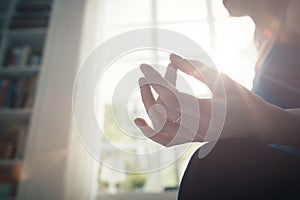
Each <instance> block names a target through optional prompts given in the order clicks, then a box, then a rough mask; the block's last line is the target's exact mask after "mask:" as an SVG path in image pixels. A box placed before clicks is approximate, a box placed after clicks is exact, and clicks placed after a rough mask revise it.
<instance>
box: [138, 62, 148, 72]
mask: <svg viewBox="0 0 300 200" xmlns="http://www.w3.org/2000/svg"><path fill="white" fill-rule="evenodd" d="M140 68H141V70H142V72H143V73H146V72H147V70H148V69H149V65H147V64H141V65H140Z"/></svg>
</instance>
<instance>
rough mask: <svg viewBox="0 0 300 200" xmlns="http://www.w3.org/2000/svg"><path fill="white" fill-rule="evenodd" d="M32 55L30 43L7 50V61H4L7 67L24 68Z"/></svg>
mask: <svg viewBox="0 0 300 200" xmlns="http://www.w3.org/2000/svg"><path fill="white" fill-rule="evenodd" d="M30 56H31V47H30V46H29V45H24V46H20V47H12V48H10V49H9V50H8V51H7V56H6V61H5V62H4V65H5V66H6V67H20V68H24V67H26V65H27V64H28V62H29V58H30Z"/></svg>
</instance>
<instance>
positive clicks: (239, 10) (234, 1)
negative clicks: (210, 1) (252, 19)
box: [223, 0, 263, 17]
mask: <svg viewBox="0 0 300 200" xmlns="http://www.w3.org/2000/svg"><path fill="white" fill-rule="evenodd" d="M261 1H263V0H261ZM223 4H224V6H225V8H226V9H227V10H228V12H229V14H230V15H231V16H235V17H240V16H245V15H248V14H249V11H251V10H252V9H253V8H254V5H255V4H256V0H223Z"/></svg>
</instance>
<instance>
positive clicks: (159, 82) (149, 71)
mask: <svg viewBox="0 0 300 200" xmlns="http://www.w3.org/2000/svg"><path fill="white" fill-rule="evenodd" d="M140 68H141V70H142V72H143V74H144V75H145V78H146V80H147V82H148V83H149V84H150V85H151V86H152V87H153V89H154V90H155V91H156V92H157V93H158V95H159V98H160V99H161V100H162V101H163V102H164V104H165V105H166V106H167V107H169V108H174V109H178V107H179V103H178V101H177V96H178V95H177V94H178V91H177V90H176V88H175V87H174V86H173V85H172V84H171V83H170V82H169V81H167V80H166V79H165V78H163V77H162V76H161V75H160V74H159V73H158V72H157V71H156V70H154V69H153V68H152V67H151V66H149V65H146V64H142V65H141V66H140ZM174 97H175V98H174Z"/></svg>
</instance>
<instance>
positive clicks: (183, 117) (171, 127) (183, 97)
mask: <svg viewBox="0 0 300 200" xmlns="http://www.w3.org/2000/svg"><path fill="white" fill-rule="evenodd" d="M170 61H171V63H170V64H169V66H168V69H167V71H166V74H165V77H162V76H161V75H160V74H159V73H158V72H157V71H155V70H154V69H153V68H152V67H151V66H149V65H146V64H142V65H141V66H140V68H141V70H142V72H143V74H144V76H145V77H143V78H140V80H139V85H140V90H141V96H142V100H143V103H144V106H145V109H146V111H147V113H148V116H149V118H150V120H151V121H152V124H153V128H152V127H150V126H149V125H148V124H147V123H146V122H145V120H144V119H142V118H136V119H135V124H136V125H137V126H138V127H139V128H140V130H141V131H142V132H143V134H144V135H145V136H147V137H149V138H150V139H152V140H153V141H155V142H158V143H160V144H162V145H164V146H173V145H177V144H182V143H188V142H203V141H205V140H210V139H211V140H217V139H219V136H220V139H234V138H254V139H258V140H260V141H262V142H269V141H267V140H268V134H260V133H261V132H264V131H265V132H266V133H269V132H270V131H271V130H273V128H270V127H272V121H271V120H270V114H271V115H273V117H276V116H275V115H277V114H278V115H282V116H285V115H286V114H287V113H286V112H284V110H283V109H280V108H278V107H275V106H272V105H271V104H268V103H266V102H265V101H264V100H263V99H261V98H260V97H259V96H257V95H255V94H254V93H253V92H251V91H249V90H248V89H246V88H244V87H243V86H241V85H240V84H238V83H237V82H235V81H233V80H232V79H230V78H229V77H228V76H226V75H224V74H222V73H219V72H218V71H216V70H214V69H212V68H210V67H207V66H204V65H203V64H202V63H200V62H198V61H191V60H186V59H183V58H181V57H179V56H177V55H174V54H172V55H171V56H170ZM177 70H181V71H182V72H184V73H186V74H188V75H191V76H193V77H195V78H196V79H197V80H199V81H201V82H203V83H204V84H206V85H207V86H208V88H209V89H210V91H211V93H212V98H214V101H213V102H214V103H215V106H217V107H218V105H220V106H221V107H222V106H225V108H226V109H225V110H224V111H226V114H225V115H224V120H223V121H224V126H223V128H222V130H221V132H220V133H214V134H216V135H215V136H214V137H206V136H207V130H208V127H209V125H210V123H211V121H212V109H211V108H212V101H211V99H200V98H197V97H195V96H192V95H189V94H186V93H182V92H180V91H178V90H177V89H176V87H175V86H176V74H177ZM151 87H152V88H153V89H154V90H155V91H156V92H157V94H158V95H159V97H158V98H157V99H155V98H154V96H153V94H152V91H151ZM222 92H223V93H222ZM217 115H218V113H217ZM220 115H221V113H220ZM270 142H271V141H270Z"/></svg>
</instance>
